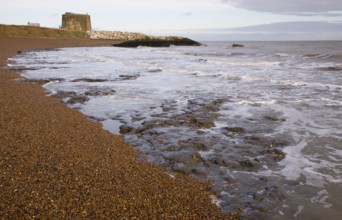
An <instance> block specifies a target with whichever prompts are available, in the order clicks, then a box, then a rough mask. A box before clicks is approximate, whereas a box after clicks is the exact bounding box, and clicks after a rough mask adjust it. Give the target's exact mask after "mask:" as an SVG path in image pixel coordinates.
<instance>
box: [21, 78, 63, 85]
mask: <svg viewBox="0 0 342 220" xmlns="http://www.w3.org/2000/svg"><path fill="white" fill-rule="evenodd" d="M23 81H24V82H30V83H38V84H39V85H45V84H47V83H49V82H53V81H59V82H60V81H63V79H62V78H48V79H24V80H23Z"/></svg>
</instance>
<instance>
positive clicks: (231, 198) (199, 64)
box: [9, 42, 342, 219]
mask: <svg viewBox="0 0 342 220" xmlns="http://www.w3.org/2000/svg"><path fill="white" fill-rule="evenodd" d="M245 44H246V47H244V48H232V47H231V43H229V42H207V46H203V47H171V48H148V47H139V48H137V49H128V48H115V47H108V48H103V47H101V48H69V49H60V50H57V51H56V50H54V51H40V52H30V53H24V54H22V55H18V56H16V57H14V58H12V59H11V64H9V65H10V67H11V68H16V69H22V70H23V75H24V76H25V77H27V78H28V79H30V80H32V81H40V82H42V83H43V84H44V87H45V88H47V89H48V91H49V94H50V95H54V96H58V97H61V98H63V99H64V100H65V101H66V102H67V103H68V104H69V105H70V106H71V107H74V108H78V109H79V110H80V111H81V112H83V113H84V114H86V115H88V116H89V117H90V118H91V119H92V120H96V121H100V122H101V123H103V126H104V129H106V130H109V131H110V132H113V133H119V132H121V133H122V134H124V135H125V138H126V141H127V142H128V143H129V144H131V145H132V146H134V147H135V148H137V149H139V150H140V151H141V154H140V155H139V159H141V160H145V161H149V162H152V163H156V164H160V165H161V166H163V167H165V168H166V169H167V170H169V172H171V173H173V172H182V173H186V174H188V175H193V176H195V177H197V178H199V179H206V178H209V179H211V180H212V181H213V187H212V190H213V191H214V192H215V193H216V194H219V195H220V200H219V204H220V206H221V207H222V209H223V210H224V211H233V210H234V209H237V208H243V210H244V211H243V214H242V218H253V219H257V218H260V219H265V218H271V219H293V218H297V219H322V218H327V219H339V217H340V215H341V214H342V211H341V210H342V200H341V198H342V190H341V182H342V176H341V167H342V162H341V159H342V146H341V137H342V135H341V134H342V111H341V110H342V94H341V92H342V91H341V90H342V53H341V51H342V42H245Z"/></svg>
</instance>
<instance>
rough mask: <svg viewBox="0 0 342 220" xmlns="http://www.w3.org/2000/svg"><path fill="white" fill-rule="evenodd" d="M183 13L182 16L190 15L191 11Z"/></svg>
mask: <svg viewBox="0 0 342 220" xmlns="http://www.w3.org/2000/svg"><path fill="white" fill-rule="evenodd" d="M183 15H184V16H190V15H192V12H187V13H184V14H183Z"/></svg>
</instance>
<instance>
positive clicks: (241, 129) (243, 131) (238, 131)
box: [224, 127, 246, 133]
mask: <svg viewBox="0 0 342 220" xmlns="http://www.w3.org/2000/svg"><path fill="white" fill-rule="evenodd" d="M224 129H225V130H227V131H229V132H233V133H246V130H245V129H244V128H240V127H231V128H230V127H226V128H224Z"/></svg>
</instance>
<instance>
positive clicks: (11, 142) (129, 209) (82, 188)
mask: <svg viewBox="0 0 342 220" xmlns="http://www.w3.org/2000/svg"><path fill="white" fill-rule="evenodd" d="M112 43H113V41H104V40H102V41H100V40H96V41H94V40H93V41H91V40H61V39H59V40H54V39H32V38H0V65H1V69H0V218H2V219H31V218H32V219H33V218H46V219H66V218H71V219H78V218H86V219H98V218H107V219H134V218H138V219H229V218H230V216H227V215H224V214H223V213H222V212H221V210H220V208H219V207H217V206H216V205H215V204H213V203H212V202H211V199H210V198H209V196H210V195H211V194H212V193H211V192H210V190H209V188H210V187H209V185H208V184H209V183H208V182H206V183H200V182H198V181H197V180H195V179H193V178H191V177H187V176H185V175H177V177H176V178H173V177H171V176H169V175H168V174H167V173H166V172H165V171H164V170H162V169H161V168H160V167H157V166H155V165H151V164H148V163H143V162H140V161H138V160H137V159H136V156H137V151H136V150H134V149H133V148H132V147H130V146H128V145H127V144H126V143H125V142H124V140H123V137H121V136H115V135H112V134H110V133H109V132H107V131H105V130H103V129H102V128H101V125H100V124H98V123H94V122H90V121H89V120H88V119H87V117H86V116H84V115H82V114H81V113H80V112H78V111H77V110H75V109H70V108H67V107H66V106H65V104H63V103H62V102H61V99H59V98H52V97H46V96H45V91H44V89H43V88H42V87H41V86H40V85H39V84H37V83H32V82H18V81H16V80H15V79H16V78H18V77H19V75H18V74H17V73H16V72H14V71H11V70H7V69H3V68H4V67H5V65H6V60H7V58H8V57H11V56H13V55H15V54H16V53H17V51H28V50H32V49H45V48H56V47H75V46H96V45H97V46H101V45H103V46H105V45H110V44H112ZM232 218H233V217H232Z"/></svg>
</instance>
